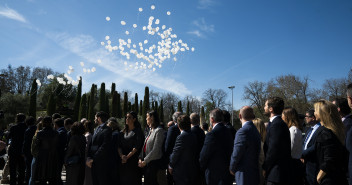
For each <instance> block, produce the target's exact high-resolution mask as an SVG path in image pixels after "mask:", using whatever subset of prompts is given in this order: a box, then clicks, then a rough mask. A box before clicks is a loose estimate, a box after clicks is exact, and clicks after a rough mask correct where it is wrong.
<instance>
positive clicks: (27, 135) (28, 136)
mask: <svg viewBox="0 0 352 185" xmlns="http://www.w3.org/2000/svg"><path fill="white" fill-rule="evenodd" d="M36 130H37V126H36V125H31V126H29V127H28V128H27V129H26V131H25V132H24V141H23V148H22V153H23V154H24V155H25V156H26V160H27V159H30V160H31V159H32V157H33V156H32V153H31V145H32V139H33V136H34V134H35V131H36Z"/></svg>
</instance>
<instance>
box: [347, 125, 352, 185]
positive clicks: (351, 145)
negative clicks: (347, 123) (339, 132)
mask: <svg viewBox="0 0 352 185" xmlns="http://www.w3.org/2000/svg"><path fill="white" fill-rule="evenodd" d="M346 148H347V151H348V152H349V160H348V175H349V177H350V178H352V129H350V130H349V131H348V133H347V135H346ZM349 184H350V185H352V180H350V181H349Z"/></svg>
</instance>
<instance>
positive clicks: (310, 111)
mask: <svg viewBox="0 0 352 185" xmlns="http://www.w3.org/2000/svg"><path fill="white" fill-rule="evenodd" d="M306 113H307V114H308V116H309V117H314V118H315V115H314V109H310V110H308V111H307V112H306Z"/></svg>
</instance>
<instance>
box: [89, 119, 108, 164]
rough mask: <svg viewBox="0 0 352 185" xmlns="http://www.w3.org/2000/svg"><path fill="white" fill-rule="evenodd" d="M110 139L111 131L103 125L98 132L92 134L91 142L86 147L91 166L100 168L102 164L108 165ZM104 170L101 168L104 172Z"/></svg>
mask: <svg viewBox="0 0 352 185" xmlns="http://www.w3.org/2000/svg"><path fill="white" fill-rule="evenodd" d="M97 129H98V127H97ZM111 137H112V130H111V128H110V127H108V126H107V125H106V123H104V124H103V125H102V126H101V129H99V131H98V132H94V134H93V137H92V141H91V143H90V145H89V146H88V154H87V158H88V159H93V164H96V165H99V166H101V167H103V166H104V164H109V162H110V161H109V160H108V159H109V158H110V156H111V152H110V151H111ZM104 169H105V168H102V170H104Z"/></svg>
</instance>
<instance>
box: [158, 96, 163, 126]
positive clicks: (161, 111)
mask: <svg viewBox="0 0 352 185" xmlns="http://www.w3.org/2000/svg"><path fill="white" fill-rule="evenodd" d="M159 117H160V120H161V121H162V122H164V104H163V100H161V101H160V107H159Z"/></svg>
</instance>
